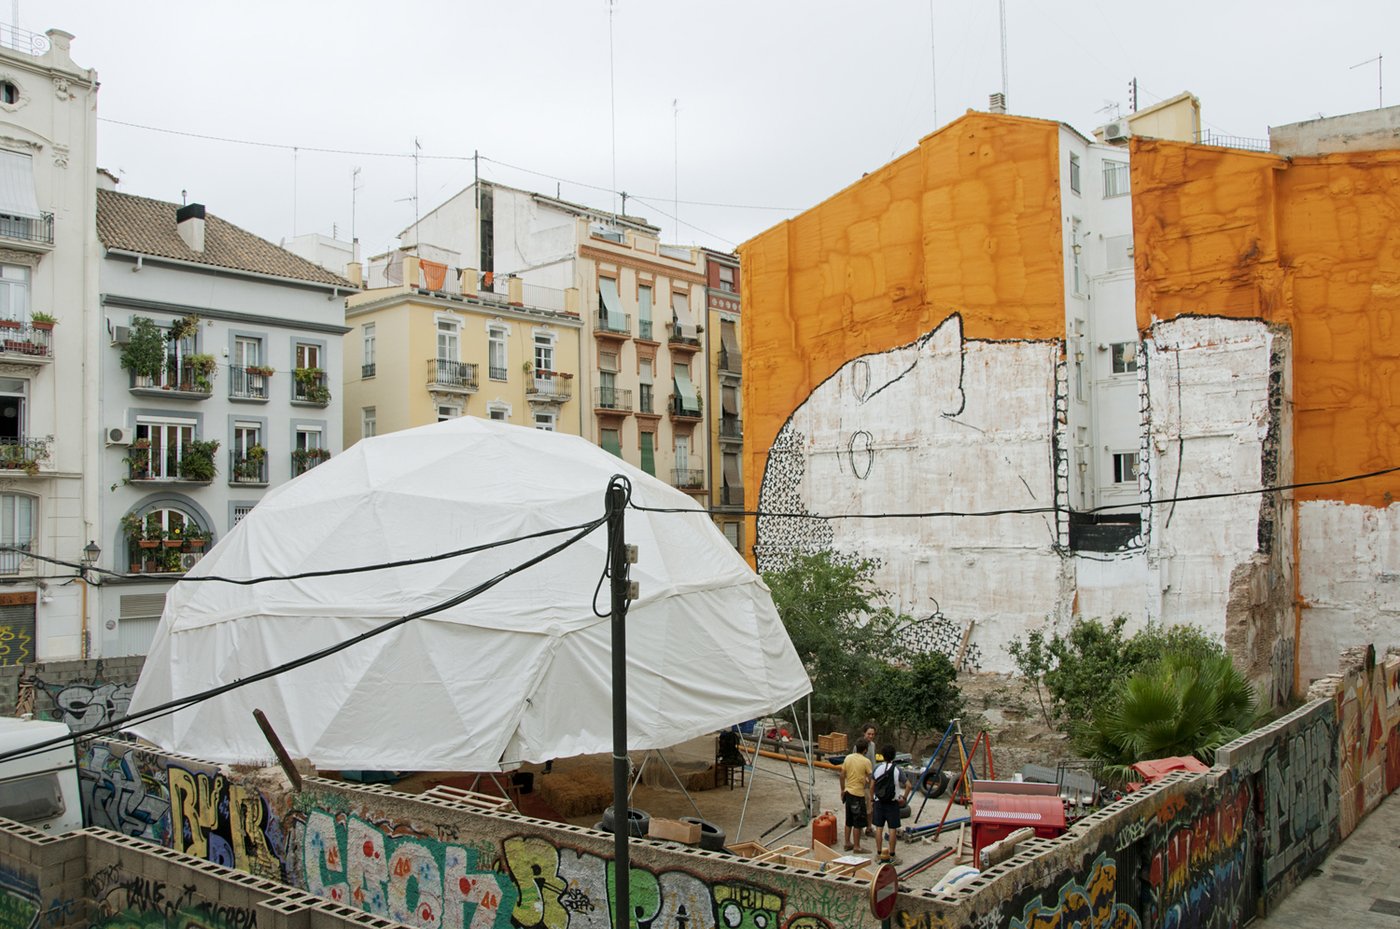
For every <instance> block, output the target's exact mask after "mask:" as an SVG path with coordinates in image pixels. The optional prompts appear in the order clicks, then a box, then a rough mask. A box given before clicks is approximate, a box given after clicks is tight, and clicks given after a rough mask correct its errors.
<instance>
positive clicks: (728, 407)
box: [720, 387, 739, 416]
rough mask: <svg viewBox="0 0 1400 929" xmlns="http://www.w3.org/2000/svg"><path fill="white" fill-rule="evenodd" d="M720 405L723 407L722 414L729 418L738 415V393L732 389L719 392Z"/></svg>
mask: <svg viewBox="0 0 1400 929" xmlns="http://www.w3.org/2000/svg"><path fill="white" fill-rule="evenodd" d="M720 403H721V404H722V405H723V406H724V412H726V413H728V414H729V415H730V416H738V415H739V392H738V391H737V390H735V389H734V388H733V387H726V388H724V389H723V390H722V391H720Z"/></svg>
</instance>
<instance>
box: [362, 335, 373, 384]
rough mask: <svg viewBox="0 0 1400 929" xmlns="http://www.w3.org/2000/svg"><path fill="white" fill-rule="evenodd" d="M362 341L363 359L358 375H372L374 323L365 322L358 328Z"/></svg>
mask: <svg viewBox="0 0 1400 929" xmlns="http://www.w3.org/2000/svg"><path fill="white" fill-rule="evenodd" d="M360 334H361V338H362V339H363V341H364V360H363V361H362V362H361V363H360V377H361V378H366V377H374V349H375V344H374V342H375V336H374V323H365V324H364V326H363V327H361V329H360Z"/></svg>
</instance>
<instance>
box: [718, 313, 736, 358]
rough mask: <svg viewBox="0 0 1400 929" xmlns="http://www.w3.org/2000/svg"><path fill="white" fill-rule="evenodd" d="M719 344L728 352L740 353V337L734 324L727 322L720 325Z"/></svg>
mask: <svg viewBox="0 0 1400 929" xmlns="http://www.w3.org/2000/svg"><path fill="white" fill-rule="evenodd" d="M719 344H720V345H722V346H723V347H724V350H725V351H726V352H738V351H739V336H738V335H737V334H736V333H735V332H734V324H733V323H731V322H728V321H727V320H726V321H724V322H721V323H720V324H719Z"/></svg>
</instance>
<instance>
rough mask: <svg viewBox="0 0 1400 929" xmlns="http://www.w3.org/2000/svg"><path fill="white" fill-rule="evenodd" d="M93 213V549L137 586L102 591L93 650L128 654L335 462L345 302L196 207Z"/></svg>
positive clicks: (302, 263)
mask: <svg viewBox="0 0 1400 929" xmlns="http://www.w3.org/2000/svg"><path fill="white" fill-rule="evenodd" d="M106 186H110V185H106ZM96 199H97V214H96V215H97V231H98V236H99V238H100V241H101V254H102V258H101V268H100V274H99V280H100V284H101V295H100V300H98V301H95V304H96V305H98V306H99V308H100V316H101V318H100V319H99V320H96V321H94V324H93V325H94V328H95V330H96V331H97V332H99V333H101V334H103V335H104V336H105V338H104V339H103V341H102V345H101V348H100V349H99V352H98V355H99V363H100V370H101V399H100V401H99V403H98V405H97V411H98V412H97V419H96V421H97V423H99V424H100V430H99V429H94V430H92V433H93V434H92V438H93V440H94V441H95V442H96V441H98V440H100V445H99V446H98V448H97V457H98V459H99V462H100V464H99V468H98V471H97V473H99V474H100V480H99V481H98V484H99V485H100V488H101V491H100V496H101V506H100V514H101V526H100V528H99V529H98V530H97V533H96V534H97V538H98V540H99V544H100V546H101V547H102V550H103V552H104V555H103V558H102V562H103V565H104V566H105V567H108V568H109V569H112V570H116V571H119V572H130V573H132V574H136V575H140V578H139V579H138V580H131V581H119V580H111V579H109V580H107V581H104V583H103V585H102V588H101V593H102V596H101V605H100V613H99V614H98V615H99V616H100V630H99V635H98V637H97V643H96V644H98V645H100V649H99V650H98V651H97V653H98V654H101V655H125V654H142V653H144V651H145V648H146V646H147V644H148V643H149V641H150V638H151V636H152V635H153V634H154V631H155V627H156V623H157V620H158V619H159V616H160V613H161V609H162V607H163V603H164V598H165V593H166V591H167V590H169V588H170V586H171V584H172V583H173V582H174V581H175V580H176V579H178V577H179V576H180V574H181V573H182V572H183V571H184V570H185V569H187V568H188V567H190V566H191V565H192V564H194V563H195V562H196V561H197V560H198V559H199V558H200V557H201V556H202V553H203V551H204V550H205V549H207V548H208V547H209V546H211V545H212V544H213V543H214V542H215V541H217V540H218V539H219V538H221V537H222V536H223V534H224V533H226V532H228V531H229V529H230V528H231V527H232V526H233V525H234V524H235V523H236V522H237V521H238V520H239V519H240V518H241V517H242V515H243V514H244V513H246V512H247V511H248V510H249V509H251V508H252V507H253V506H254V505H255V504H256V503H257V502H258V500H259V499H260V498H261V497H262V495H263V493H264V492H265V491H266V489H267V488H268V487H270V486H275V485H277V484H280V483H282V482H284V481H287V480H289V479H291V478H292V477H294V476H296V475H298V474H300V473H302V472H304V471H306V470H307V469H309V468H311V467H315V466H316V465H317V464H319V463H321V462H322V461H324V460H325V459H326V458H327V457H329V456H330V455H333V454H335V453H337V452H339V451H340V449H341V447H342V441H341V422H342V415H341V409H340V406H341V400H340V390H339V387H340V384H341V377H342V371H341V359H342V351H341V341H342V339H341V337H342V336H343V335H344V333H345V332H346V331H347V330H346V328H345V326H344V325H343V321H344V298H345V296H346V294H347V292H349V290H350V289H351V287H350V284H349V282H348V281H346V280H345V279H344V278H342V277H340V276H339V275H336V274H334V273H331V272H329V271H327V270H325V269H323V268H321V267H319V266H318V265H315V264H312V263H311V262H309V261H307V260H305V259H303V258H300V257H298V256H296V255H293V254H292V253H290V252H288V251H286V250H284V249H281V248H279V247H277V246H275V245H273V244H272V243H270V242H266V241H264V240H262V239H260V238H258V237H257V236H255V235H252V234H251V233H249V232H246V231H244V230H243V229H240V228H238V227H237V226H234V225H232V224H231V223H228V222H225V221H224V220H222V219H220V218H218V217H217V216H214V215H213V214H209V213H207V212H206V211H205V209H204V207H203V206H202V205H200V204H189V205H188V206H184V207H181V206H179V205H177V204H174V203H166V202H163V201H159V200H150V199H147V198H144V197H134V196H129V195H127V194H122V193H118V192H117V191H115V190H112V189H102V190H99V191H98V192H97V195H96ZM143 340H145V341H144V342H143ZM143 345H148V346H153V348H152V349H151V351H153V352H154V356H153V357H154V361H153V362H151V363H149V365H146V364H144V363H142V362H141V361H140V358H141V357H142V353H141V350H140V349H141V347H142V346H143ZM146 357H152V356H149V355H148V356H146ZM211 443H217V448H215V447H214V446H213V445H212V444H211Z"/></svg>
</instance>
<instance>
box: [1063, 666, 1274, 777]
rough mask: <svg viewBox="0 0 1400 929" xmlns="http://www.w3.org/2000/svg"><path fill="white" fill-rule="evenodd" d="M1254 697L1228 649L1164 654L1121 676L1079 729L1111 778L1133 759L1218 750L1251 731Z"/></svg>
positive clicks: (1127, 773) (1125, 773) (1211, 754)
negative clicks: (1211, 652)
mask: <svg viewBox="0 0 1400 929" xmlns="http://www.w3.org/2000/svg"><path fill="white" fill-rule="evenodd" d="M1258 715H1259V713H1258V700H1257V698H1256V697H1255V694H1254V689H1253V688H1252V687H1250V685H1249V682H1248V681H1247V680H1245V679H1244V676H1243V675H1241V674H1240V673H1239V672H1238V671H1236V670H1235V666H1234V665H1233V664H1231V663H1230V658H1229V656H1228V655H1207V656H1202V655H1195V656H1187V655H1170V654H1169V655H1167V656H1166V657H1164V658H1163V659H1162V660H1160V661H1158V662H1155V663H1153V664H1152V665H1149V666H1148V667H1147V668H1145V669H1143V670H1142V671H1139V672H1137V673H1135V674H1134V675H1133V676H1132V677H1130V678H1128V679H1127V680H1125V681H1123V682H1122V683H1120V684H1119V685H1118V686H1117V687H1116V688H1115V689H1114V692H1113V697H1112V699H1111V700H1109V701H1108V703H1107V705H1105V706H1104V707H1103V708H1102V709H1101V710H1100V711H1099V713H1098V714H1097V715H1096V717H1095V720H1094V722H1093V723H1092V725H1091V726H1089V727H1088V728H1087V729H1086V731H1085V732H1084V735H1085V737H1086V740H1087V742H1088V744H1089V746H1090V748H1091V754H1092V755H1093V757H1095V758H1098V759H1100V760H1102V761H1103V762H1104V763H1105V767H1104V774H1105V776H1106V777H1108V778H1110V779H1112V780H1119V781H1126V780H1131V779H1132V778H1133V776H1134V775H1133V773H1132V771H1131V768H1130V766H1131V765H1132V764H1133V763H1134V762H1138V761H1144V760H1146V759H1149V758H1163V757H1167V756H1171V755H1195V756H1196V757H1197V758H1199V759H1200V760H1201V761H1204V762H1206V763H1207V764H1209V763H1211V762H1212V761H1213V760H1214V759H1215V750H1216V749H1217V748H1219V747H1220V746H1222V745H1224V744H1226V743H1227V742H1230V741H1233V740H1234V739H1237V738H1239V737H1240V736H1241V735H1243V734H1244V733H1246V732H1248V731H1249V730H1250V729H1251V728H1252V727H1253V725H1254V722H1255V720H1256V719H1257V718H1258Z"/></svg>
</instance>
